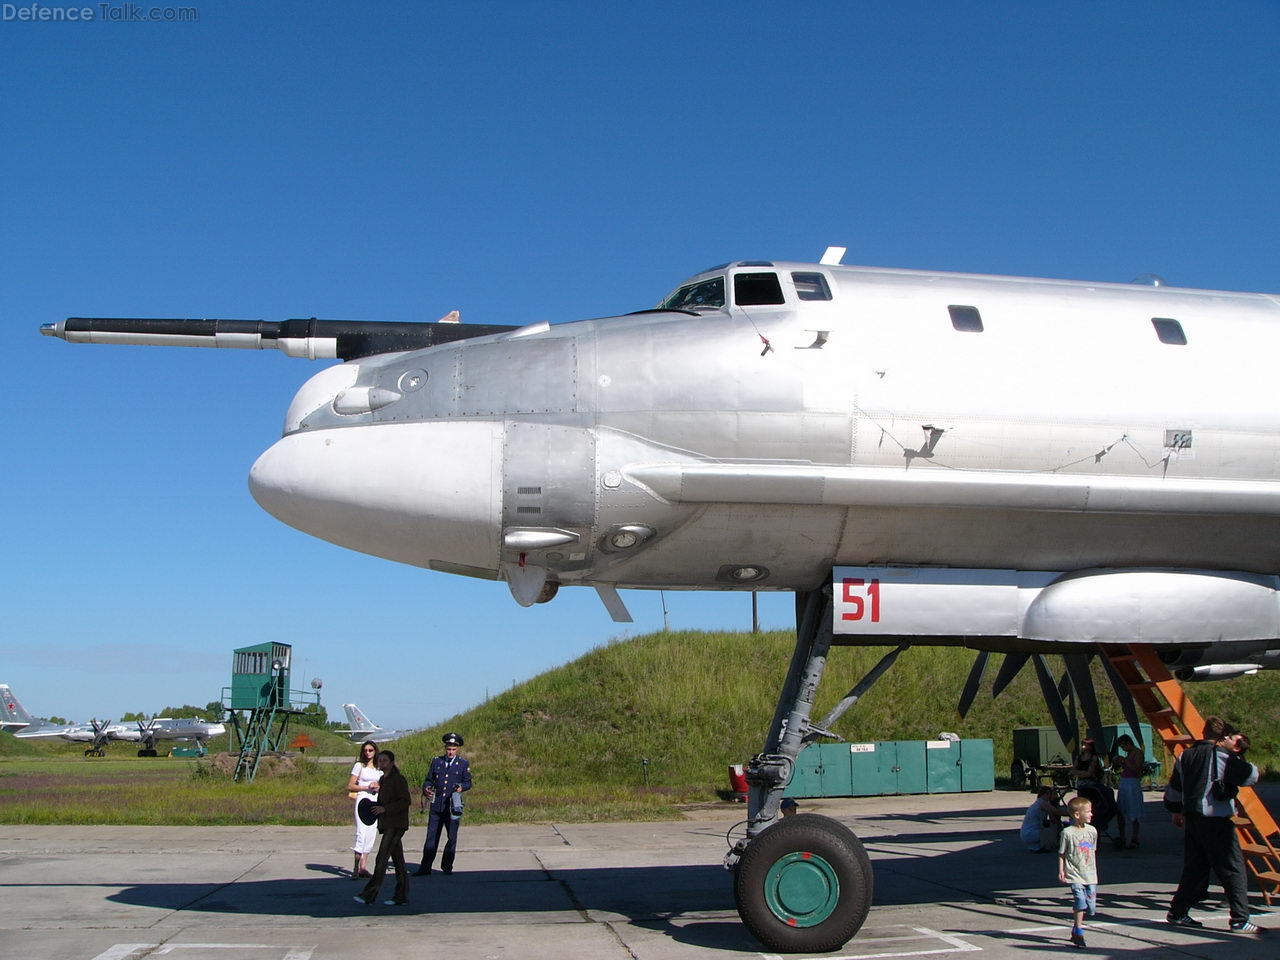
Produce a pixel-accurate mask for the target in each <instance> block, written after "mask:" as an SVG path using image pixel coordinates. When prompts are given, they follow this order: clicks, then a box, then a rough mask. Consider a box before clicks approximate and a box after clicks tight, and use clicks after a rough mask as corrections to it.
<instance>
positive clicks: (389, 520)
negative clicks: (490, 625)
mask: <svg viewBox="0 0 1280 960" xmlns="http://www.w3.org/2000/svg"><path fill="white" fill-rule="evenodd" d="M501 453H502V426H501V424H499V423H493V422H487V421H474V420H470V421H447V422H439V423H421V422H419V423H382V424H370V425H364V426H356V427H342V428H335V429H329V430H315V431H304V432H300V433H291V434H289V435H287V436H285V437H283V438H281V439H280V440H278V441H277V442H276V443H275V444H274V445H272V446H271V447H270V448H269V449H268V450H267V451H266V452H265V453H263V454H262V456H260V457H259V458H258V460H257V462H256V463H254V465H253V467H252V469H251V470H250V471H249V491H250V492H251V493H252V494H253V498H254V499H255V500H257V501H258V505H259V506H261V507H262V509H264V510H266V511H267V513H269V514H271V515H272V516H274V517H275V518H276V519H278V520H280V521H282V522H284V523H287V524H288V525H289V526H291V527H295V528H297V529H298V530H301V531H303V532H304V533H309V534H311V535H312V536H315V537H319V538H320V539H322V540H328V541H329V542H330V543H336V544H338V545H340V546H343V547H348V548H350V549H352V550H359V551H361V552H362V553H368V554H372V555H373V556H377V557H385V558H386V559H388V560H395V561H398V562H400V563H409V564H413V565H415V566H420V567H427V566H431V565H432V563H433V561H434V562H442V563H445V564H449V565H462V566H467V567H477V568H481V569H484V570H496V569H497V567H498V553H499V546H498V538H499V532H500V527H501V513H502V456H501Z"/></svg>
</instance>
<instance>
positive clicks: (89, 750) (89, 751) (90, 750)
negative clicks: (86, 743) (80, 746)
mask: <svg viewBox="0 0 1280 960" xmlns="http://www.w3.org/2000/svg"><path fill="white" fill-rule="evenodd" d="M84 755H85V756H86V757H92V756H93V747H86V748H85V751H84Z"/></svg>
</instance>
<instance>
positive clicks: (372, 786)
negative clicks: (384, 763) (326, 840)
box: [347, 740, 382, 880]
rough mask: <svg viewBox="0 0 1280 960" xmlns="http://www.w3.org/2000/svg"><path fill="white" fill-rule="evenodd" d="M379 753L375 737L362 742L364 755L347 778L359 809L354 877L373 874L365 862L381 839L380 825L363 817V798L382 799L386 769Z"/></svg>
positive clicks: (348, 785)
mask: <svg viewBox="0 0 1280 960" xmlns="http://www.w3.org/2000/svg"><path fill="white" fill-rule="evenodd" d="M377 757H378V745H377V744H376V743H374V742H373V741H372V740H366V741H365V742H364V743H362V744H361V745H360V756H359V758H358V759H357V760H356V762H355V766H353V767H352V768H351V779H350V780H348V781H347V794H348V795H351V796H354V797H355V811H356V842H355V844H354V845H353V846H352V847H351V849H352V850H353V851H354V852H355V864H354V865H353V866H352V868H351V879H353V880H358V879H359V878H360V877H369V876H372V874H371V873H369V871H368V870H367V869H366V868H365V863H366V861H367V860H368V859H369V851H371V850H372V849H373V844H374V841H375V840H377V839H378V825H377V824H376V823H373V824H368V825H366V824H365V823H363V822H362V821H361V820H360V801H361V800H364V799H365V798H366V797H367V798H369V799H370V800H377V799H378V781H379V780H381V779H382V771H381V770H379V769H378V764H377V762H376V761H377Z"/></svg>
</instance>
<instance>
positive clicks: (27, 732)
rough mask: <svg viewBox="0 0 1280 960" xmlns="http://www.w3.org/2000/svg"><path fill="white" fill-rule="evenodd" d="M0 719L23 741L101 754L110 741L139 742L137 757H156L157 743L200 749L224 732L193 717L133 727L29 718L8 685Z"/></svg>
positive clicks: (0, 692) (2, 692)
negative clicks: (60, 743)
mask: <svg viewBox="0 0 1280 960" xmlns="http://www.w3.org/2000/svg"><path fill="white" fill-rule="evenodd" d="M0 717H2V718H3V719H2V721H0V722H2V724H3V729H5V730H8V731H10V732H12V733H13V735H14V736H16V737H19V738H21V739H24V740H46V739H59V740H67V741H70V742H72V743H88V744H90V747H89V749H87V750H86V751H85V755H86V756H88V755H90V754H91V753H92V754H96V755H99V756H100V755H101V751H102V748H103V747H104V746H105V745H106V743H108V742H109V741H111V740H125V741H129V742H132V743H141V744H142V748H141V749H140V750H139V751H138V756H140V757H141V756H151V757H154V756H155V755H156V743H157V742H158V741H161V740H175V741H193V742H195V743H197V744H199V746H200V748H201V749H202V750H203V749H204V746H205V744H206V743H207V742H208V741H209V739H210V738H211V737H216V736H220V735H221V734H223V733H226V732H227V728H226V726H225V725H223V724H222V723H219V722H211V721H209V720H202V719H200V718H198V717H195V718H185V717H183V718H176V719H175V718H170V717H154V718H152V719H150V720H139V721H137V722H136V724H129V723H112V722H111V721H110V720H107V721H102V722H100V721H98V720H90V721H89V722H88V723H50V722H49V721H48V720H43V719H39V718H37V717H33V716H31V714H30V713H28V712H27V710H26V708H24V707H23V706H22V704H21V703H20V702H19V700H18V698H17V697H16V696H14V694H13V690H12V688H11V687H10V686H9V685H8V684H0Z"/></svg>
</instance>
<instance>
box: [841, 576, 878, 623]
mask: <svg viewBox="0 0 1280 960" xmlns="http://www.w3.org/2000/svg"><path fill="white" fill-rule="evenodd" d="M840 586H841V590H842V593H841V599H842V600H843V601H844V602H845V603H847V604H849V605H850V606H852V607H853V612H852V613H842V614H840V619H841V620H861V619H862V618H863V617H864V616H865V615H866V612H867V601H866V600H864V599H863V598H862V596H861V595H860V594H858V593H854V589H855V588H857V587H866V592H867V596H868V597H869V598H870V599H871V622H872V623H879V622H880V581H879V580H872V581H871V582H870V583H867V582H866V581H865V580H863V579H862V578H861V577H842V578H841V580H840Z"/></svg>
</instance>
